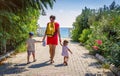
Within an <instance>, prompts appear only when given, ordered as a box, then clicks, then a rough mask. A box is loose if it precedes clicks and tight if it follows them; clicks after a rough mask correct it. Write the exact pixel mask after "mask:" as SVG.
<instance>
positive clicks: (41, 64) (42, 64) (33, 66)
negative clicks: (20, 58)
mask: <svg viewBox="0 0 120 76" xmlns="http://www.w3.org/2000/svg"><path fill="white" fill-rule="evenodd" d="M48 62H49V61H45V62H43V63H39V64H33V65H31V66H29V67H28V68H40V67H44V66H48V65H50V63H48Z"/></svg>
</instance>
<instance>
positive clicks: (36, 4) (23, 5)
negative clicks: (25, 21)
mask: <svg viewBox="0 0 120 76" xmlns="http://www.w3.org/2000/svg"><path fill="white" fill-rule="evenodd" d="M55 1H56V0H0V10H7V11H21V10H26V9H27V8H28V7H33V8H35V9H39V10H44V9H45V8H46V9H47V8H48V6H49V7H50V8H52V7H53V4H54V2H55Z"/></svg>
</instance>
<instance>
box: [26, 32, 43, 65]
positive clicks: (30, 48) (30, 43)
mask: <svg viewBox="0 0 120 76" xmlns="http://www.w3.org/2000/svg"><path fill="white" fill-rule="evenodd" d="M33 35H34V33H33V32H30V33H29V38H28V39H27V41H26V46H27V64H29V63H30V61H29V58H30V55H31V53H32V56H33V62H35V61H36V59H35V42H41V41H36V40H35V39H33Z"/></svg>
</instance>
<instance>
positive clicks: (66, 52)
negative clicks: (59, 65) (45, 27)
mask: <svg viewBox="0 0 120 76" xmlns="http://www.w3.org/2000/svg"><path fill="white" fill-rule="evenodd" d="M67 45H68V41H67V40H64V41H63V45H62V44H61V46H62V56H64V62H63V64H64V65H68V63H67V61H68V58H69V54H68V51H69V52H70V53H71V54H72V52H71V50H70V49H69V48H68V47H67Z"/></svg>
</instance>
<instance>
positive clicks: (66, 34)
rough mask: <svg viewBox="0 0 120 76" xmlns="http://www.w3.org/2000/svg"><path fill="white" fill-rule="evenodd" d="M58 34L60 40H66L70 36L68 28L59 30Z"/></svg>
mask: <svg viewBox="0 0 120 76" xmlns="http://www.w3.org/2000/svg"><path fill="white" fill-rule="evenodd" d="M60 34H61V37H62V38H68V37H69V35H70V32H69V28H60Z"/></svg>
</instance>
